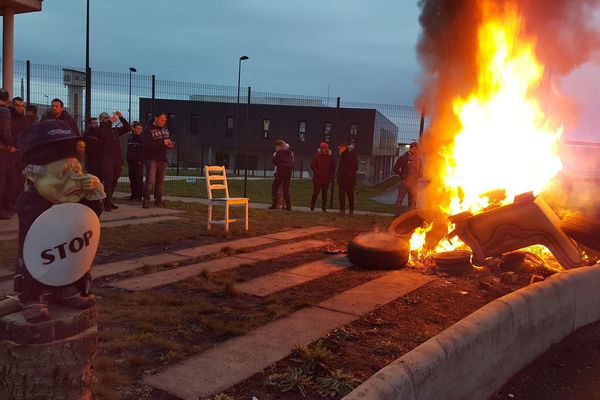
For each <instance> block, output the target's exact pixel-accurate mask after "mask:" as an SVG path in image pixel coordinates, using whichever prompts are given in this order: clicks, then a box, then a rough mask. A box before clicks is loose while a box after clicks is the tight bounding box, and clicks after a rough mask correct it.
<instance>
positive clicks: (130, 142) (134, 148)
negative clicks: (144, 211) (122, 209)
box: [127, 121, 144, 200]
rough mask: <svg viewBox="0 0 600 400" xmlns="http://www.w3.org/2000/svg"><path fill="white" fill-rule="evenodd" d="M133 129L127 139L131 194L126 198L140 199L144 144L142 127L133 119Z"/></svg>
mask: <svg viewBox="0 0 600 400" xmlns="http://www.w3.org/2000/svg"><path fill="white" fill-rule="evenodd" d="M131 127H132V128H133V131H132V133H131V135H129V138H128V139H127V166H128V167H129V168H128V171H129V188H130V189H131V196H129V197H128V200H142V196H143V195H144V146H143V143H142V131H143V130H144V127H143V126H142V124H140V123H139V122H137V121H135V122H134V123H133V124H132V125H131Z"/></svg>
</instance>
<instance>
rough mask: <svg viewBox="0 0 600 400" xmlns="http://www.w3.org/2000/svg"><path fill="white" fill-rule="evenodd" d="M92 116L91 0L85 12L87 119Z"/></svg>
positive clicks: (88, 0) (88, 1)
mask: <svg viewBox="0 0 600 400" xmlns="http://www.w3.org/2000/svg"><path fill="white" fill-rule="evenodd" d="M91 116H92V69H91V68H90V0H87V1H86V12H85V121H86V123H87V121H89V120H90V117H91Z"/></svg>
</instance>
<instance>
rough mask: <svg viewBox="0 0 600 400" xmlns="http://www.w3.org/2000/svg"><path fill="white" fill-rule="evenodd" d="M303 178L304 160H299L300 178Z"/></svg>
mask: <svg viewBox="0 0 600 400" xmlns="http://www.w3.org/2000/svg"><path fill="white" fill-rule="evenodd" d="M302 178H304V161H300V179H302Z"/></svg>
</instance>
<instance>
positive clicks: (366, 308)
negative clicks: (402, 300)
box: [319, 270, 433, 316]
mask: <svg viewBox="0 0 600 400" xmlns="http://www.w3.org/2000/svg"><path fill="white" fill-rule="evenodd" d="M432 279H433V278H432V277H431V276H426V275H422V274H419V273H418V272H413V271H408V270H400V271H394V272H390V273H388V274H385V275H383V276H381V277H379V278H377V279H374V280H372V281H370V282H367V283H365V284H363V285H360V286H357V287H355V288H352V289H350V290H347V291H345V292H343V293H340V294H339V295H337V296H334V297H332V298H330V299H327V300H325V301H323V302H322V303H320V304H319V307H321V308H326V309H328V310H333V311H339V312H345V313H348V314H353V315H357V316H358V315H363V314H366V313H369V312H371V311H373V310H375V309H377V308H379V307H381V306H382V305H384V304H387V303H389V302H391V301H393V300H395V299H397V298H398V297H400V296H404V295H405V294H406V293H409V292H412V291H413V290H415V289H416V288H418V287H421V286H423V285H424V284H426V283H427V282H429V281H431V280H432Z"/></svg>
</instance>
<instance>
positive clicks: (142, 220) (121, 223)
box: [101, 215, 181, 228]
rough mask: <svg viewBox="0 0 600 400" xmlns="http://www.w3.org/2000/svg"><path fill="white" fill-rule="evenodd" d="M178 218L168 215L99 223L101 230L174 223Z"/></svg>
mask: <svg viewBox="0 0 600 400" xmlns="http://www.w3.org/2000/svg"><path fill="white" fill-rule="evenodd" d="M180 219H181V218H179V217H173V216H170V215H164V216H162V217H149V218H133V219H122V220H116V221H109V222H101V227H102V228H116V227H118V226H125V225H139V224H154V223H156V222H165V221H174V220H180Z"/></svg>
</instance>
